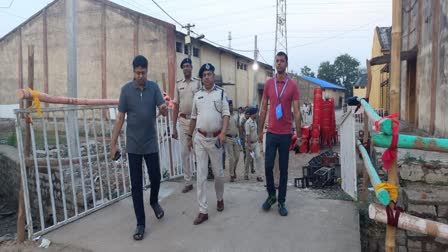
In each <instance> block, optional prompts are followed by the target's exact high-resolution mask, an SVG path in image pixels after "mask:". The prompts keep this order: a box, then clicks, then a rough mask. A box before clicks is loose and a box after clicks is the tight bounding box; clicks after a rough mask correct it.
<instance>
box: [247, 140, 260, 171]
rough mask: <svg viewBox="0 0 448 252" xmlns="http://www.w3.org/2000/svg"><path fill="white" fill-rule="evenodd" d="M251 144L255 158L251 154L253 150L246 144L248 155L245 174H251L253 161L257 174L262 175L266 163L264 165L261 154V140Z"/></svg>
mask: <svg viewBox="0 0 448 252" xmlns="http://www.w3.org/2000/svg"><path fill="white" fill-rule="evenodd" d="M251 146H252V151H253V152H254V160H252V157H251V155H250V152H251V151H249V148H248V146H247V145H246V148H247V155H246V163H245V169H244V176H249V167H250V163H251V162H253V164H254V168H255V176H257V177H262V175H263V172H264V165H263V156H262V155H261V144H260V143H259V142H255V143H252V144H251Z"/></svg>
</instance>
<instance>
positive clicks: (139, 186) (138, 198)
mask: <svg viewBox="0 0 448 252" xmlns="http://www.w3.org/2000/svg"><path fill="white" fill-rule="evenodd" d="M143 158H144V159H145V162H146V167H147V168H148V175H149V181H150V182H151V196H150V198H149V204H150V205H151V206H152V205H155V204H157V203H158V201H159V189H160V165H159V153H157V152H156V153H151V154H145V155H140V154H131V153H128V159H129V170H130V173H131V187H132V202H133V203H134V212H135V217H136V218H137V225H143V226H145V207H144V205H143V173H142V164H143V163H142V159H143Z"/></svg>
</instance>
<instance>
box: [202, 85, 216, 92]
mask: <svg viewBox="0 0 448 252" xmlns="http://www.w3.org/2000/svg"><path fill="white" fill-rule="evenodd" d="M216 89H217V88H216V84H215V83H213V87H212V88H210V89H209V90H208V89H206V88H205V86H204V85H203V86H202V90H203V91H206V92H212V91H215V90H216Z"/></svg>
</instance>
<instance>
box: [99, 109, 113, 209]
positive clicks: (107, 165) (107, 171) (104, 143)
mask: <svg viewBox="0 0 448 252" xmlns="http://www.w3.org/2000/svg"><path fill="white" fill-rule="evenodd" d="M100 118H101V133H102V136H103V152H104V161H105V162H106V179H107V188H108V189H109V200H112V191H111V187H110V175H109V162H108V157H107V148H106V134H105V132H104V119H103V113H100Z"/></svg>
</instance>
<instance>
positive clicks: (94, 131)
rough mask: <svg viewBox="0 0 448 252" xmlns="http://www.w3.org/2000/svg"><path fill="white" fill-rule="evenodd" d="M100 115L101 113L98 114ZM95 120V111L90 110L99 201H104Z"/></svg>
mask: <svg viewBox="0 0 448 252" xmlns="http://www.w3.org/2000/svg"><path fill="white" fill-rule="evenodd" d="M100 114H101V113H100ZM95 124H96V118H95V110H94V109H92V125H93V137H94V138H95V151H96V161H97V165H98V177H99V180H100V192H101V200H103V199H104V188H103V178H102V177H103V175H102V173H101V161H100V154H99V153H100V150H99V149H98V137H97V134H96V126H95Z"/></svg>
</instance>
